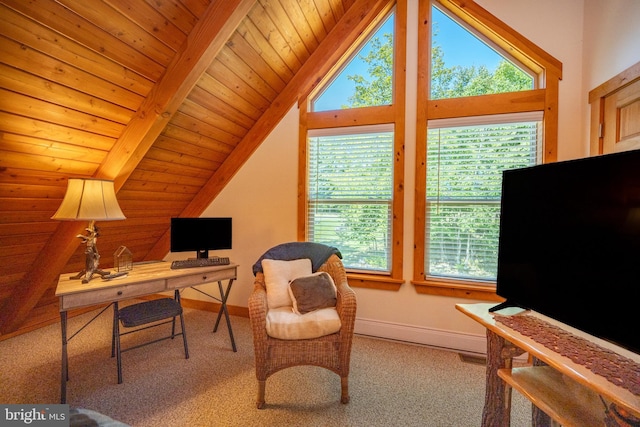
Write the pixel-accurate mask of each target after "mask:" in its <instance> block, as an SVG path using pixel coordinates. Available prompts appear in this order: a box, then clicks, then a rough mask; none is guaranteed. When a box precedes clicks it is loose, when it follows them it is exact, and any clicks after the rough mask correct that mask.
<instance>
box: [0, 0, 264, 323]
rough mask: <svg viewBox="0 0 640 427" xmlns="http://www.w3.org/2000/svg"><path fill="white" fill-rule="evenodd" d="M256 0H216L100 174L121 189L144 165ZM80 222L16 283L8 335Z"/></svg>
mask: <svg viewBox="0 0 640 427" xmlns="http://www.w3.org/2000/svg"><path fill="white" fill-rule="evenodd" d="M254 3H255V0H214V1H212V2H211V4H210V5H209V7H208V8H207V10H206V12H205V13H204V15H203V16H202V17H201V18H200V20H199V21H198V23H197V24H196V26H195V27H194V28H193V30H192V31H191V33H190V34H189V36H188V37H187V40H186V42H185V44H184V46H183V48H182V50H181V51H180V52H178V53H177V54H176V55H175V57H174V58H173V60H172V62H171V63H170V64H169V66H168V67H167V70H166V71H165V73H164V74H163V76H162V77H161V78H160V80H158V82H157V83H156V85H155V86H154V87H153V89H152V90H151V92H150V93H149V95H148V96H147V97H146V98H145V100H144V101H143V103H142V105H141V106H140V108H139V109H138V111H137V112H136V114H135V116H134V117H133V118H132V120H131V121H130V122H129V123H128V124H127V126H126V128H125V129H124V132H123V133H122V135H121V136H120V138H118V140H117V141H116V143H115V144H114V146H113V148H112V149H111V151H110V152H109V153H108V154H107V156H106V157H105V160H104V161H103V163H102V164H101V165H100V167H99V168H98V171H97V172H96V174H95V177H97V178H103V179H113V180H115V187H116V191H117V190H119V189H120V188H121V187H122V185H123V184H124V182H125V181H126V179H127V178H128V177H129V175H130V174H131V172H132V171H133V170H134V169H135V167H136V166H137V165H138V163H139V162H140V160H141V159H142V158H143V157H144V155H145V153H146V152H147V151H148V150H149V148H150V147H151V145H152V144H153V142H154V141H155V139H156V138H157V137H158V135H159V134H160V133H161V132H162V130H163V129H164V127H165V126H166V124H167V123H168V122H169V120H170V119H171V117H172V116H173V114H175V112H176V110H177V109H178V107H179V106H180V104H182V102H183V101H184V99H185V98H186V97H187V95H188V94H189V92H190V91H191V89H192V88H193V86H194V85H195V84H196V82H197V81H198V79H199V78H200V76H201V75H202V73H204V71H205V70H206V69H207V67H208V66H209V65H210V63H211V61H212V60H213V59H214V58H215V56H216V55H217V54H218V52H219V51H220V49H222V47H223V46H224V44H225V43H226V41H227V40H228V39H229V37H230V36H231V35H232V33H233V31H235V29H236V27H237V26H238V25H239V24H240V22H241V20H242V19H243V18H244V17H245V16H246V15H247V13H248V12H249V10H250V9H251V7H252V6H253V4H254ZM85 226H86V224H85V223H80V222H64V223H61V224H59V225H58V227H57V228H56V231H55V232H54V233H53V235H52V236H51V238H50V239H49V241H48V242H47V244H46V245H45V246H44V248H43V249H42V251H41V252H40V254H39V255H38V257H37V258H38V263H37V264H36V265H34V266H33V268H32V269H31V270H29V271H28V272H27V273H26V274H25V276H24V278H23V279H22V283H21V284H20V285H18V286H16V287H15V290H14V291H13V293H12V295H11V297H10V298H8V299H7V301H8V302H7V303H6V304H5V306H4V307H3V310H2V311H1V312H0V331H2V334H6V333H9V332H13V331H15V330H17V329H18V328H19V327H20V325H21V324H22V323H23V322H24V320H25V319H26V318H27V316H28V315H29V313H30V312H31V310H32V309H33V307H35V305H36V304H37V303H38V301H39V300H40V298H41V297H42V295H43V294H44V293H45V292H46V290H47V289H48V288H49V287H50V286H51V285H52V283H54V281H55V280H56V279H57V278H58V276H59V275H60V273H61V272H62V270H63V268H64V267H65V265H66V264H67V263H68V262H69V259H70V258H71V256H72V255H73V254H74V252H75V250H76V248H77V247H78V239H77V238H76V235H78V234H79V233H81V232H82V231H83V229H84V227H85Z"/></svg>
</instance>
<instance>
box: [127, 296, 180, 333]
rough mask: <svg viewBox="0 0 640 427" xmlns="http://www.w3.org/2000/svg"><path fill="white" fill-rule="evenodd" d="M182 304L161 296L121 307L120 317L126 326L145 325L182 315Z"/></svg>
mask: <svg viewBox="0 0 640 427" xmlns="http://www.w3.org/2000/svg"><path fill="white" fill-rule="evenodd" d="M180 314H182V306H181V305H180V303H179V302H178V301H176V300H175V299H173V298H160V299H155V300H150V301H145V302H141V303H138V304H133V305H130V306H128V307H124V308H121V309H120V310H119V312H118V317H119V318H120V321H121V322H122V326H124V327H125V328H132V327H134V326H140V325H145V324H147V323H151V322H157V321H158V320H164V319H168V318H170V317H175V316H180Z"/></svg>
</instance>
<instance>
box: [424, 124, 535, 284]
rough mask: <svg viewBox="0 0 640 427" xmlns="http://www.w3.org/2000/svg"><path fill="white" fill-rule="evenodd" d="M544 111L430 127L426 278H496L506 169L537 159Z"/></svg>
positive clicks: (525, 165)
mask: <svg viewBox="0 0 640 427" xmlns="http://www.w3.org/2000/svg"><path fill="white" fill-rule="evenodd" d="M541 114H542V113H537V114H533V115H532V114H524V115H518V114H516V115H502V116H487V117H476V118H465V119H464V120H465V122H462V121H460V122H455V121H450V122H448V123H447V122H443V121H441V122H439V123H438V122H435V121H434V122H430V123H429V129H428V134H427V203H426V213H425V214H426V218H427V226H426V236H425V237H426V245H427V247H426V248H425V249H426V250H425V258H426V259H425V266H426V268H427V275H428V276H441V277H450V278H460V279H471V280H481V281H482V280H486V281H494V280H495V278H496V272H497V259H498V231H499V226H500V222H499V220H500V198H501V192H502V171H504V170H506V169H514V168H522V167H527V166H532V165H535V164H537V163H538V162H539V159H540V158H541V148H542V147H541V146H542V144H541V118H542V116H541ZM492 118H493V120H492ZM470 119H471V120H475V123H476V124H469V123H470V122H469V120H470ZM443 125H446V127H445V126H443Z"/></svg>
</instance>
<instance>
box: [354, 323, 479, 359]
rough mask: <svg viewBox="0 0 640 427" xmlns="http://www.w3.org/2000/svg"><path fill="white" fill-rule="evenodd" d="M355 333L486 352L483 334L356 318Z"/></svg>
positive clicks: (471, 352)
mask: <svg viewBox="0 0 640 427" xmlns="http://www.w3.org/2000/svg"><path fill="white" fill-rule="evenodd" d="M355 333H356V334H358V335H366V336H371V337H375V338H384V339H390V340H394V341H403V342H409V343H414V344H421V345H426V346H429V347H437V348H442V349H446V350H452V351H457V352H461V353H468V354H472V355H479V354H482V355H484V354H486V352H487V339H486V336H485V335H474V334H467V333H462V332H453V331H446V330H441V329H434V328H426V327H420V326H413V325H406V324H401V323H393V322H384V321H380V320H373V319H356V324H355Z"/></svg>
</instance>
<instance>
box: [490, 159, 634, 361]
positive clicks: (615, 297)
mask: <svg viewBox="0 0 640 427" xmlns="http://www.w3.org/2000/svg"><path fill="white" fill-rule="evenodd" d="M638 288H640V150H635V151H631V152H624V153H618V154H610V155H605V156H598V157H591V158H587V159H581V160H572V161H566V162H558V163H551V164H546V165H540V166H534V167H530V168H524V169H517V170H510V171H505V172H504V174H503V189H502V207H501V216H500V238H499V249H498V273H497V293H498V295H500V296H502V297H504V298H506V300H507V301H506V303H505V305H510V306H518V307H522V308H525V309H531V310H534V311H537V312H540V313H542V314H544V315H546V316H549V317H551V318H554V319H556V320H559V321H560V322H563V323H565V324H568V325H570V326H573V327H575V328H577V329H580V330H583V331H585V332H587V333H589V334H591V335H595V336H597V337H599V338H602V339H605V340H608V341H610V342H613V343H615V344H617V345H619V346H622V347H625V348H627V349H629V350H631V351H634V352H636V353H640V334H638V333H637V330H636V328H637V327H638V320H637V319H638V317H637V314H636V310H637V302H636V300H635V296H634V295H635V293H636V292H635V291H636V290H637V289H638Z"/></svg>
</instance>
